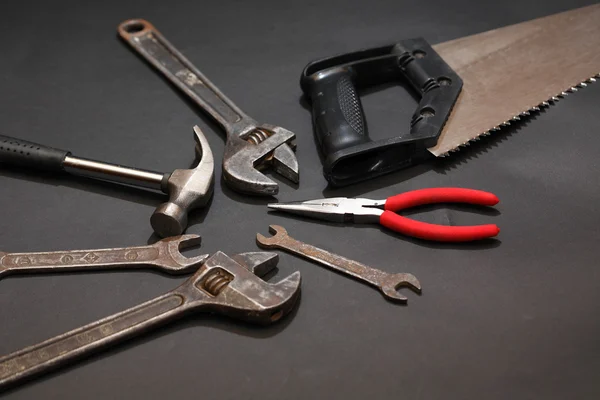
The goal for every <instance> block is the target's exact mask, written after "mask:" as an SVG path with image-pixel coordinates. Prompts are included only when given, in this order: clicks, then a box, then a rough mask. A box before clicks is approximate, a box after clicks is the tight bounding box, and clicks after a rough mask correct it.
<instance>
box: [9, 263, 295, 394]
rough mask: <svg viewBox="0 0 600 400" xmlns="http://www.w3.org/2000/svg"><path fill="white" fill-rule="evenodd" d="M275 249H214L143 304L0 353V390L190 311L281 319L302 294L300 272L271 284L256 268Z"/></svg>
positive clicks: (263, 269) (264, 267)
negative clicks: (199, 264) (174, 284)
mask: <svg viewBox="0 0 600 400" xmlns="http://www.w3.org/2000/svg"><path fill="white" fill-rule="evenodd" d="M277 259H278V256H277V254H274V253H266V252H263V253H259V252H253V253H242V254H238V255H236V256H234V257H232V258H231V257H229V256H227V255H226V254H225V253H222V252H217V253H215V254H213V255H212V256H211V257H210V258H208V259H207V260H206V262H205V263H204V264H203V265H202V268H200V269H199V270H198V272H196V273H195V274H194V275H193V276H192V277H191V278H189V279H188V280H186V281H185V282H184V283H183V284H182V285H181V286H179V287H177V288H176V289H174V290H172V291H170V292H168V293H166V294H164V295H162V296H159V297H157V298H155V299H153V300H150V301H147V302H145V303H143V304H140V305H139V306H136V307H132V308H129V309H127V310H125V311H123V312H120V313H118V314H115V315H112V316H110V317H107V318H104V319H101V320H99V321H96V322H93V323H91V324H89V325H86V326H84V327H81V328H79V329H75V330H72V331H70V332H67V333H65V334H62V335H60V336H57V337H55V338H52V339H49V340H46V341H45V342H42V343H39V344H37V345H34V346H31V347H27V348H25V349H23V350H20V351H17V352H15V353H12V354H9V355H7V356H5V357H2V358H0V390H2V389H3V388H5V387H7V386H12V385H13V384H15V383H18V382H20V381H22V380H24V379H25V378H30V377H32V376H34V375H37V374H39V373H42V372H45V371H48V370H50V369H53V368H56V367H58V366H60V365H62V364H64V363H67V362H70V361H73V360H76V359H78V358H81V357H83V356H84V355H86V354H88V353H90V352H93V351H96V350H98V349H100V348H102V347H106V346H109V345H113V344H115V343H116V342H118V341H121V340H123V339H126V338H130V337H132V336H135V335H138V334H140V333H142V332H145V331H147V330H149V329H151V328H153V327H155V326H157V325H161V324H163V323H166V322H168V321H170V320H173V319H175V318H177V317H180V316H182V315H183V314H185V313H186V312H189V311H202V312H210V313H218V314H222V315H227V316H229V317H232V318H235V319H240V320H244V321H248V322H252V323H257V324H263V325H266V324H271V323H274V322H277V321H278V320H280V319H281V318H282V317H283V316H285V315H286V314H288V313H289V312H290V311H291V310H292V308H293V307H294V305H295V303H296V300H297V299H298V295H299V293H300V272H294V273H293V274H291V275H289V276H287V277H286V278H284V279H282V280H281V281H280V282H278V283H275V284H271V283H267V282H265V281H264V280H262V279H261V278H260V277H259V276H258V275H256V274H257V273H267V272H269V271H270V270H271V269H272V268H274V267H275V265H276V264H277Z"/></svg>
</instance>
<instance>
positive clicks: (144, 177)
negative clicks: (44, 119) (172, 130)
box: [0, 126, 214, 237]
mask: <svg viewBox="0 0 600 400" xmlns="http://www.w3.org/2000/svg"><path fill="white" fill-rule="evenodd" d="M194 133H195V135H194V138H195V139H196V155H197V157H198V158H199V159H200V160H199V162H198V164H197V165H196V166H195V167H194V168H191V169H176V170H175V171H173V172H172V173H166V174H165V173H160V172H154V171H148V170H141V169H136V168H130V167H124V166H121V165H115V164H109V163H105V162H101V161H94V160H90V159H86V158H79V157H75V156H73V155H71V152H69V151H66V150H59V149H54V148H52V147H47V146H44V145H41V144H37V143H32V142H28V141H25V140H21V139H16V138H13V137H8V136H2V135H0V163H5V164H12V165H18V166H25V167H32V168H37V169H41V170H44V171H52V172H61V171H65V172H68V173H71V174H73V175H80V176H85V177H88V178H94V179H101V180H105V181H111V182H117V183H122V184H126V185H133V186H138V187H142V188H147V189H155V190H161V191H162V192H164V193H166V194H168V195H169V201H168V202H166V203H163V204H161V205H160V206H158V207H157V208H156V210H155V211H154V214H152V217H151V218H150V223H151V225H152V228H153V229H154V231H155V232H156V233H157V234H158V235H159V236H161V237H168V236H175V235H180V234H181V233H183V231H185V229H186V227H187V224H188V213H189V212H190V211H191V210H193V209H195V208H201V207H204V206H206V204H207V203H208V200H209V199H210V197H211V196H212V193H213V182H214V161H213V155H212V151H211V150H210V146H209V145H208V142H207V141H206V138H205V137H204V135H203V133H202V131H201V130H200V128H199V127H197V126H195V127H194Z"/></svg>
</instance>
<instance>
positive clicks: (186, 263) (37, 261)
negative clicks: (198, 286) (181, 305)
mask: <svg viewBox="0 0 600 400" xmlns="http://www.w3.org/2000/svg"><path fill="white" fill-rule="evenodd" d="M200 242H201V238H200V236H198V235H182V236H174V237H170V238H167V239H163V240H160V241H158V242H156V243H154V244H152V245H148V246H137V247H125V248H116V249H96V250H70V251H53V252H43V253H4V252H1V251H0V278H2V276H3V275H7V274H26V273H27V274H29V273H36V272H70V271H83V270H85V271H92V270H100V269H121V268H140V267H149V268H153V269H158V270H160V271H163V272H166V273H168V274H185V273H187V272H191V271H194V270H195V269H197V268H198V267H199V266H200V265H201V264H202V263H203V262H204V261H206V259H207V258H208V256H209V255H208V254H203V255H200V256H196V257H190V258H188V257H185V256H184V255H182V254H181V252H180V251H181V250H183V249H186V248H189V247H193V246H199V245H200Z"/></svg>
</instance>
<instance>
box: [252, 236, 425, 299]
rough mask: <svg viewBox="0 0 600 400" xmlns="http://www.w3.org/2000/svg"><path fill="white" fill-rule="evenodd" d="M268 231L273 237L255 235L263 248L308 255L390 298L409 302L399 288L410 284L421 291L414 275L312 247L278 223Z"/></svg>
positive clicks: (307, 256) (418, 291) (412, 288)
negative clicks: (380, 268)
mask: <svg viewBox="0 0 600 400" xmlns="http://www.w3.org/2000/svg"><path fill="white" fill-rule="evenodd" d="M269 232H270V233H272V234H273V235H274V236H271V237H268V238H267V237H265V236H263V235H261V234H260V233H257V234H256V243H257V244H258V246H259V247H261V248H263V249H282V250H287V251H289V252H290V253H293V254H296V255H299V256H302V257H305V258H308V259H310V260H313V261H316V262H317V263H319V264H323V265H325V266H327V267H329V268H331V269H334V270H336V271H338V272H342V273H344V274H347V275H350V276H352V277H354V278H356V279H359V280H361V281H363V282H366V283H368V284H370V285H373V286H375V287H376V288H378V289H379V290H380V291H381V293H383V296H384V297H386V298H387V299H388V300H393V301H398V302H402V303H406V302H407V301H408V299H407V298H406V296H404V295H402V294H400V293H398V289H399V288H400V287H408V288H410V289H411V290H413V291H414V292H416V293H421V284H420V283H419V280H418V279H417V278H416V277H415V276H414V275H412V274H406V273H398V274H390V273H387V272H384V271H381V270H378V269H375V268H371V267H368V266H366V265H364V264H361V263H359V262H356V261H354V260H350V259H347V258H345V257H342V256H339V255H337V254H333V253H330V252H328V251H326V250H323V249H319V248H318V247H315V246H311V245H310V244H306V243H303V242H300V241H298V240H296V239H294V238H292V237H290V236H289V235H288V233H287V231H286V230H285V229H284V228H283V227H282V226H279V225H270V226H269Z"/></svg>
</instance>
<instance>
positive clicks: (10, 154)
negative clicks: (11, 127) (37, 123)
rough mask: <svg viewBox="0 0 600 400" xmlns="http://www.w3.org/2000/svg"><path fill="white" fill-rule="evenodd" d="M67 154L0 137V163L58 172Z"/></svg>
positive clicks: (23, 141)
mask: <svg viewBox="0 0 600 400" xmlns="http://www.w3.org/2000/svg"><path fill="white" fill-rule="evenodd" d="M69 154H71V153H70V152H68V151H65V150H59V149H55V148H52V147H48V146H43V145H41V144H37V143H32V142H28V141H26V140H21V139H16V138H13V137H10V136H2V135H0V162H1V163H5V164H10V165H17V166H23V167H30V168H36V169H42V170H45V171H57V172H58V171H62V164H63V161H64V160H65V157H67V156H68V155H69Z"/></svg>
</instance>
